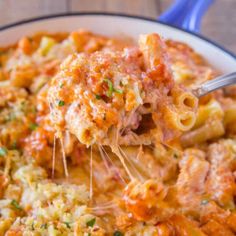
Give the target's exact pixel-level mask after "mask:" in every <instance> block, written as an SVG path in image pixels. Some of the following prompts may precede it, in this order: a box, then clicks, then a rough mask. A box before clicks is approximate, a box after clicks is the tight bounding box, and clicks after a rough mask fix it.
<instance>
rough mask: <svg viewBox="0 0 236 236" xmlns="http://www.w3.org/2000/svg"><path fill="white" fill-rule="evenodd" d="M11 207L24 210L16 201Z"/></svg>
mask: <svg viewBox="0 0 236 236" xmlns="http://www.w3.org/2000/svg"><path fill="white" fill-rule="evenodd" d="M11 205H12V206H13V207H14V208H16V209H17V210H22V207H21V206H20V205H19V203H18V202H17V201H16V200H15V199H13V200H12V201H11Z"/></svg>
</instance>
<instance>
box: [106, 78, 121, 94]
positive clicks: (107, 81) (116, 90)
mask: <svg viewBox="0 0 236 236" xmlns="http://www.w3.org/2000/svg"><path fill="white" fill-rule="evenodd" d="M104 82H106V83H107V85H108V91H107V94H106V95H107V96H108V97H109V98H110V97H111V96H112V93H113V92H115V93H119V94H122V93H123V91H122V90H121V89H116V88H114V86H113V83H112V82H111V80H109V79H107V78H106V79H104Z"/></svg>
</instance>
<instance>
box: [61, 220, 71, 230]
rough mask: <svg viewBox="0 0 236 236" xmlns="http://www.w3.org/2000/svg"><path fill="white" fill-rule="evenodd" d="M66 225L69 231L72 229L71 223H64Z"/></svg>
mask: <svg viewBox="0 0 236 236" xmlns="http://www.w3.org/2000/svg"><path fill="white" fill-rule="evenodd" d="M63 223H64V224H65V225H66V227H67V228H68V229H70V228H71V227H70V223H69V222H66V221H65V222H63Z"/></svg>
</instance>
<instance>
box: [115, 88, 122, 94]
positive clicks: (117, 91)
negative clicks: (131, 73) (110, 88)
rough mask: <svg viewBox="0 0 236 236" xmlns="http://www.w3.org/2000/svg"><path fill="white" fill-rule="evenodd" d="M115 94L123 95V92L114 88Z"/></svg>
mask: <svg viewBox="0 0 236 236" xmlns="http://www.w3.org/2000/svg"><path fill="white" fill-rule="evenodd" d="M114 92H116V93H119V94H122V93H123V90H121V89H116V88H114Z"/></svg>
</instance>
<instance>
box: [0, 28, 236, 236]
mask: <svg viewBox="0 0 236 236" xmlns="http://www.w3.org/2000/svg"><path fill="white" fill-rule="evenodd" d="M218 73H220V72H218V71H216V70H215V69H214V68H212V67H211V66H210V65H209V64H208V63H207V62H206V61H205V60H204V58H202V57H201V56H200V55H199V54H197V53H196V52H195V51H194V50H193V49H192V48H190V47H189V46H188V45H186V44H184V43H181V42H176V41H173V40H165V39H163V38H162V37H161V36H159V35H158V34H156V33H153V34H148V35H140V37H139V39H138V40H137V41H135V40H133V39H129V38H125V37H124V36H123V37H120V38H112V37H105V36H101V35H97V34H93V33H92V32H88V31H86V30H78V31H74V32H71V33H58V34H48V33H39V34H36V35H34V36H29V37H24V38H22V39H20V40H19V41H18V42H17V44H15V45H11V46H9V47H5V48H1V49H0V235H6V236H28V235H30V236H31V235H35V236H38V235H43V236H47V235H49V236H57V235H58V236H59V235H65V236H66V235H75V236H103V235H104V236H105V235H113V236H122V235H125V236H136V235H137V236H205V235H206V236H207V235H209V236H221V235H224V236H231V235H232V236H233V235H236V207H235V204H236V201H235V199H236V198H235V197H236V185H235V178H236V136H235V135H236V90H235V87H229V88H227V89H224V90H220V91H216V92H214V93H211V94H209V95H206V96H204V97H201V98H200V99H198V98H197V97H195V96H194V94H193V93H192V92H191V91H192V89H193V88H195V87H196V86H198V85H199V84H201V83H203V82H205V81H207V80H211V79H213V78H214V77H215V75H217V74H218Z"/></svg>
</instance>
